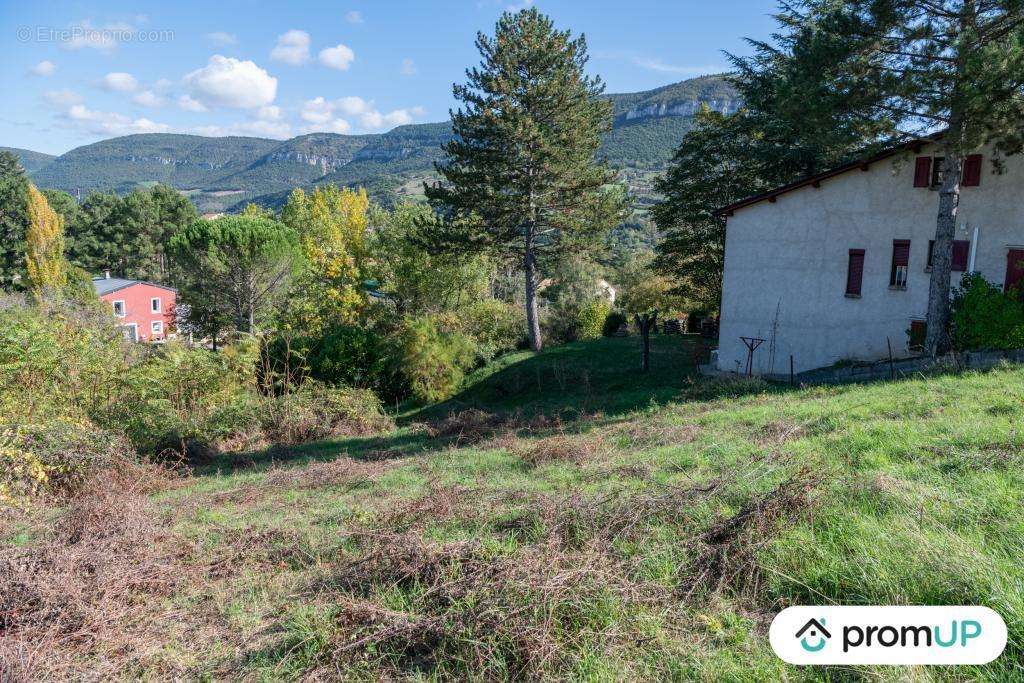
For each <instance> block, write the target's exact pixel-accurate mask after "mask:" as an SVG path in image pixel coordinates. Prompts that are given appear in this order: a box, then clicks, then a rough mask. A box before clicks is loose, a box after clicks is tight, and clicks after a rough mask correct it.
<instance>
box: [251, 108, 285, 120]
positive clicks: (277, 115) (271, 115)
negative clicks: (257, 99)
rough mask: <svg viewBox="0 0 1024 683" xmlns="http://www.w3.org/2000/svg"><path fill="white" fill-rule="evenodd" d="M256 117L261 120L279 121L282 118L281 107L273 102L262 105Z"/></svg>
mask: <svg viewBox="0 0 1024 683" xmlns="http://www.w3.org/2000/svg"><path fill="white" fill-rule="evenodd" d="M256 118H258V119H259V120H260V121H279V120H280V119H281V107H278V106H276V105H273V104H272V105H269V106H266V107H260V110H259V111H258V112H256Z"/></svg>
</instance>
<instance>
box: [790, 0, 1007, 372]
mask: <svg viewBox="0 0 1024 683" xmlns="http://www.w3.org/2000/svg"><path fill="white" fill-rule="evenodd" d="M789 13H790V20H791V21H792V22H793V23H794V24H796V25H800V26H801V27H802V28H803V29H804V30H806V31H807V32H809V33H813V34H815V35H818V36H821V38H820V42H828V43H830V44H831V45H832V46H833V49H832V50H829V51H822V52H818V53H813V54H808V53H802V52H799V51H795V50H789V51H787V52H785V54H784V59H782V60H780V61H781V63H782V64H783V65H784V66H785V67H786V68H793V69H797V70H799V71H803V72H807V71H812V70H813V71H814V72H816V73H818V74H820V76H821V77H822V78H823V79H824V80H825V84H826V86H827V90H828V91H829V93H831V94H830V98H829V100H828V104H829V106H831V107H832V108H833V109H835V110H838V111H840V112H841V117H842V118H843V119H844V120H846V121H849V122H852V123H853V125H869V124H873V125H876V126H878V132H879V137H880V139H882V140H885V141H886V142H890V143H895V142H900V141H903V140H909V139H917V138H919V137H921V136H922V135H925V134H938V135H939V137H938V141H939V144H940V145H941V147H942V157H943V162H942V167H941V174H942V183H941V186H940V188H939V193H938V212H937V220H936V228H935V246H934V249H933V252H932V272H931V282H930V287H929V292H928V312H927V313H928V333H927V339H926V341H925V346H926V347H927V349H928V350H929V352H931V353H932V354H938V353H942V352H945V351H946V350H948V349H949V338H948V329H947V328H948V322H949V306H950V293H949V292H950V283H949V274H950V265H951V259H952V245H953V235H954V231H955V228H956V214H957V207H958V204H959V198H960V180H961V173H962V171H963V161H964V158H965V156H966V155H967V154H968V153H970V152H972V151H974V150H976V149H978V148H979V147H981V146H982V145H984V144H992V145H993V146H994V147H995V149H996V150H997V151H998V152H1001V153H1004V154H1011V153H1016V152H1019V151H1020V150H1021V146H1022V135H1021V123H1022V121H1024V4H1022V3H1021V2H1020V0H845V1H843V2H836V1H835V0H805V1H804V2H802V3H799V4H798V5H796V6H795V7H794V8H793V9H791V10H789ZM810 94H811V95H813V93H810ZM820 104H821V103H820V102H818V101H816V99H815V98H814V97H804V98H803V100H802V101H801V106H799V107H793V108H792V109H791V110H790V111H789V112H788V116H787V117H786V118H787V119H788V120H789V121H790V124H791V125H792V124H794V123H796V122H797V121H799V122H801V125H806V126H807V127H808V128H809V130H810V132H811V134H814V133H815V132H821V131H824V130H827V127H822V126H821V125H819V124H818V123H816V120H817V119H816V116H815V112H816V111H817V110H818V108H819V106H820ZM783 114H785V112H783Z"/></svg>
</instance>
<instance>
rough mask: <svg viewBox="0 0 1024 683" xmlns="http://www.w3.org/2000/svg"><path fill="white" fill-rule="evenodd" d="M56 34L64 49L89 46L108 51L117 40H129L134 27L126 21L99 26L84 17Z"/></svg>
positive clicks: (77, 48) (114, 46) (78, 48)
mask: <svg viewBox="0 0 1024 683" xmlns="http://www.w3.org/2000/svg"><path fill="white" fill-rule="evenodd" d="M57 35H59V36H60V39H61V40H62V41H63V42H62V44H61V47H63V48H64V49H65V50H81V49H83V48H89V49H92V50H100V51H101V52H109V51H111V50H113V49H114V48H116V47H117V44H118V43H119V42H121V41H123V40H130V39H131V37H132V36H134V35H135V27H134V26H132V25H131V24H128V23H126V22H115V23H112V24H107V25H106V26H102V27H100V26H94V25H93V23H92V22H91V21H89V20H88V19H85V20H83V21H80V22H79V23H77V24H74V25H72V26H71V27H70V28H68V30H67V31H66V32H61V33H59V34H57Z"/></svg>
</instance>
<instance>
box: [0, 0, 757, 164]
mask: <svg viewBox="0 0 1024 683" xmlns="http://www.w3.org/2000/svg"><path fill="white" fill-rule="evenodd" d="M511 2H512V0H504V1H498V0H461V1H459V0H419V1H407V2H394V1H385V0H378V1H377V2H355V1H353V2H346V1H345V0H341V1H336V2H314V1H308V2H306V1H302V0H291V1H290V2H256V1H252V0H203V1H201V2H199V1H195V0H176V1H174V2H168V0H161V1H160V2H151V1H149V0H135V1H132V2H119V1H110V2H101V1H99V0H93V1H70V2H58V1H54V2H45V3H44V2H36V3H30V2H24V1H23V0H0V36H2V39H0V92H2V93H3V96H2V98H0V101H2V104H0V145H3V146H9V147H20V148H24V149H31V150H35V151H39V152H47V153H50V154H61V153H63V152H66V151H68V150H70V149H73V148H74V147H77V146H80V145H83V144H88V143H91V142H95V141H97V140H102V139H105V138H110V137H115V136H119V135H128V134H132V133H159V132H169V133H192V134H197V135H213V136H220V135H251V136H257V137H270V138H277V139H287V138H290V137H293V136H295V135H301V134H304V133H310V132H318V131H328V132H336V133H349V134H357V133H369V132H383V131H386V130H390V129H391V128H394V127H395V126H398V125H402V124H406V123H422V122H428V121H443V120H445V119H447V118H448V111H449V109H450V108H451V107H452V106H454V105H455V104H456V103H455V101H454V100H453V98H452V83H454V82H461V81H463V80H464V75H465V70H466V69H467V68H468V67H470V66H473V65H475V64H477V63H478V62H479V54H478V53H477V50H476V47H475V45H474V39H475V36H476V34H477V32H478V31H484V32H485V33H493V30H494V24H495V22H496V21H497V19H498V17H499V16H500V15H501V13H502V12H504V11H509V10H511V11H516V10H518V9H521V8H523V7H526V6H529V5H531V4H534V3H536V6H537V7H538V8H539V9H540V10H541V11H543V12H544V13H546V14H548V15H549V16H551V17H552V19H553V20H554V21H555V25H556V26H557V27H558V28H560V29H569V30H571V31H572V32H573V33H574V34H579V33H584V34H586V37H587V42H588V46H589V50H590V56H591V60H590V64H589V70H590V72H591V73H592V75H599V76H601V78H602V79H603V80H604V81H605V83H606V85H607V92H635V91H640V90H648V89H651V88H656V87H658V86H661V85H666V84H669V83H674V82H677V81H681V80H684V79H686V78H692V77H694V76H699V75H702V74H708V73H716V72H720V71H723V70H724V69H726V67H727V66H728V60H727V59H726V57H725V55H724V54H723V51H728V52H731V53H734V54H741V55H744V54H748V53H749V52H750V48H749V46H748V45H747V43H746V42H745V41H744V38H747V37H749V38H756V39H767V38H768V37H769V36H770V34H771V32H772V29H773V27H774V22H773V20H772V19H771V13H772V11H773V10H774V9H775V7H776V3H775V2H774V0H720V1H719V2H708V1H707V0H702V1H700V0H672V1H669V0H664V1H662V2H657V1H654V0H630V1H629V2H616V3H611V2H601V1H600V0H576V1H572V2H570V1H556V0H551V1H548V0H533V1H532V2H531V0H525V1H524V0H518V2H517V3H516V4H510V3H511Z"/></svg>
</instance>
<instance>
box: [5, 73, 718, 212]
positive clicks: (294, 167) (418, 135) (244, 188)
mask: <svg viewBox="0 0 1024 683" xmlns="http://www.w3.org/2000/svg"><path fill="white" fill-rule="evenodd" d="M607 97H608V98H609V99H610V100H611V101H612V103H613V106H614V114H613V115H614V117H615V119H614V129H613V130H612V131H611V133H609V134H608V135H607V137H606V139H605V142H604V145H603V147H602V153H603V154H605V155H606V156H607V157H608V159H609V161H610V162H611V163H612V165H613V166H615V167H617V168H620V169H630V170H629V171H626V172H625V177H626V180H627V182H629V183H630V186H631V189H632V190H633V191H634V193H635V194H637V195H639V196H640V197H641V198H644V197H649V196H650V193H651V191H650V187H649V182H648V175H649V173H650V172H659V171H661V170H663V169H664V168H665V166H666V164H667V163H668V160H669V159H670V158H671V155H672V152H673V150H674V149H675V147H676V146H677V145H678V144H679V141H680V140H681V139H682V136H683V135H684V134H685V132H686V131H687V130H688V129H689V128H690V125H691V122H692V117H693V114H694V113H695V112H696V111H697V110H698V109H699V107H700V106H701V104H707V105H708V106H709V107H711V108H712V109H715V110H718V111H734V110H735V109H736V108H737V106H738V99H737V97H736V93H735V91H734V90H733V89H732V87H731V86H730V85H729V84H728V83H726V82H725V80H723V78H722V77H720V76H704V77H700V78H694V79H690V80H687V81H682V82H680V83H674V84H671V85H667V86H664V87H661V88H657V89H654V90H648V91H644V92H638V93H625V94H611V95H607ZM450 137H451V126H450V124H449V123H448V122H441V123H427V124H415V125H408V126H400V127H398V128H395V129H394V130H391V131H389V132H387V133H383V134H373V135H339V134H335V133H313V134H310V135H303V136H299V137H296V138H292V139H290V140H285V141H283V142H282V141H278V140H267V139H263V138H250V137H222V138H207V137H201V136H196V135H179V134H162V133H161V134H146V135H128V136H124V137H119V138H112V139H109V140H103V141H101V142H97V143H94V144H91V145H85V146H83V147H79V148H76V149H73V150H71V151H70V152H68V153H66V154H64V155H62V156H60V157H56V158H52V157H48V155H42V154H37V153H34V152H28V151H26V150H15V152H16V153H17V154H18V155H19V156H20V158H21V159H22V160H23V161H24V163H25V165H26V170H27V171H28V172H29V173H30V174H31V176H32V180H33V182H35V183H36V184H37V185H39V186H40V187H45V188H56V189H61V190H65V191H67V192H71V193H81V194H82V195H83V196H84V195H85V194H87V193H88V192H90V191H94V190H98V191H104V190H107V191H109V190H113V191H116V192H119V193H125V192H129V191H130V190H132V189H133V188H136V187H139V186H145V185H149V184H152V183H156V182H160V183H166V184H168V185H171V186H172V187H175V188H176V189H178V190H180V191H182V192H185V193H186V194H187V195H188V196H189V197H190V198H191V199H192V200H193V201H194V202H195V203H196V205H197V207H198V208H199V210H200V211H201V212H209V211H224V210H231V209H232V208H236V207H239V206H241V205H244V204H246V203H248V202H256V203H259V204H263V205H267V206H280V205H281V204H282V203H283V202H284V199H285V198H286V197H287V194H288V192H289V191H290V190H291V189H292V188H294V187H307V188H308V187H311V186H313V185H316V184H320V183H327V182H330V183H337V184H340V185H362V186H365V187H367V188H368V190H369V191H370V194H371V195H372V196H373V197H374V198H375V199H376V200H378V201H381V202H383V203H385V204H389V203H392V202H393V201H394V200H395V199H396V198H398V197H400V196H402V195H407V194H415V193H417V192H418V191H419V190H418V188H419V185H420V182H421V181H422V180H424V179H427V178H430V177H433V164H434V162H435V161H436V160H438V159H439V158H440V157H441V154H442V152H441V146H442V145H443V144H444V143H445V142H446V141H447V140H448V139H449V138H450Z"/></svg>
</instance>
